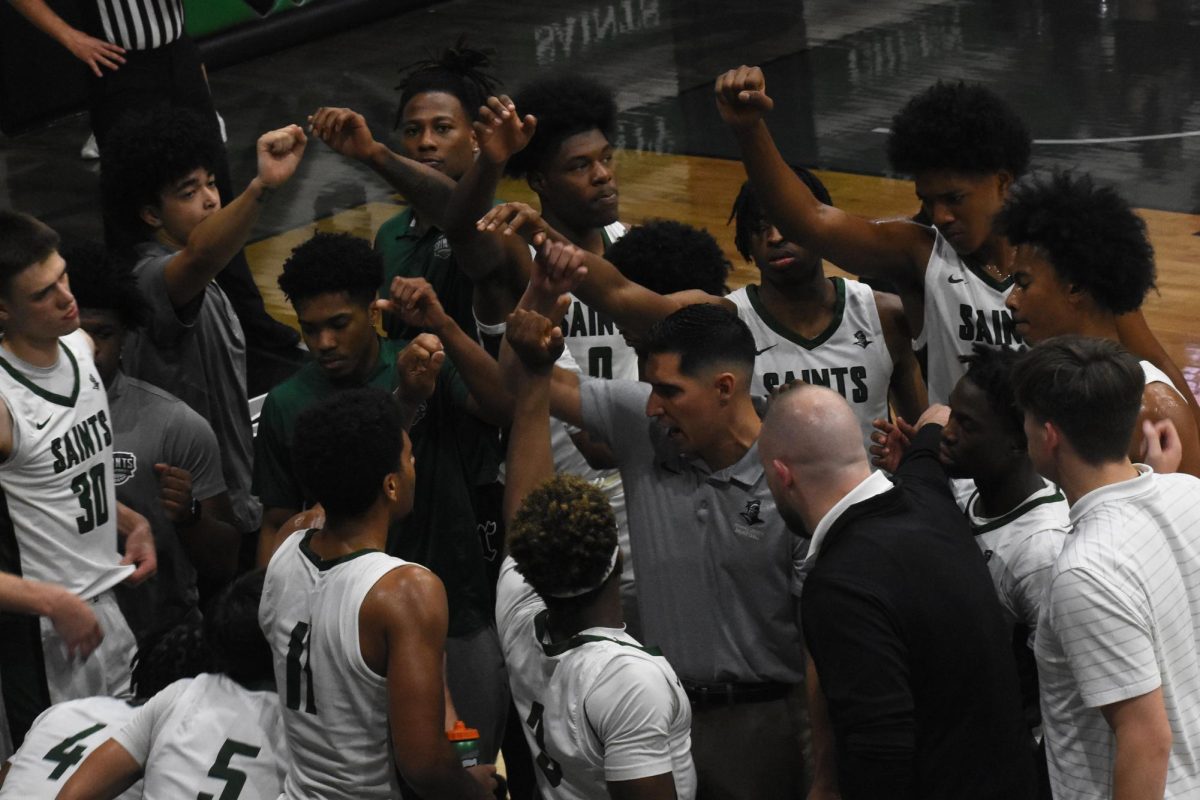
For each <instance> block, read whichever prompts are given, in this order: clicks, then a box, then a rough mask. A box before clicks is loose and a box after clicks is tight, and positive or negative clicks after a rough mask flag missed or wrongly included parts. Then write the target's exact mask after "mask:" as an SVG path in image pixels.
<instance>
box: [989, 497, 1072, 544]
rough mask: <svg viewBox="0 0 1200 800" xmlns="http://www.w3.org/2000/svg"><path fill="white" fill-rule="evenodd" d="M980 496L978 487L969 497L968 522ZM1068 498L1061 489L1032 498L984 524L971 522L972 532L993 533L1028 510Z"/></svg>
mask: <svg viewBox="0 0 1200 800" xmlns="http://www.w3.org/2000/svg"><path fill="white" fill-rule="evenodd" d="M978 498H979V490H978V489H976V490H975V491H974V492H972V493H971V496H970V497H969V498H967V521H968V522H970V520H971V507H972V506H973V505H975V501H976V500H977V499H978ZM1066 499H1067V498H1065V497H1063V493H1062V491H1061V490H1057V491H1055V492H1054V494H1048V495H1043V496H1042V497H1039V498H1037V499H1035V500H1030V501H1029V502H1028V503H1022V504H1021V505H1019V506H1017V507H1016V508H1014V509H1013V510H1012V511H1009V512H1008V513H1007V514H1003V515H1001V516H999V517H997V518H996V519H994V520H992V521H991V522H986V523H984V524H983V525H976V524H975V523H974V522H971V533H972V535H974V536H979V535H980V534H984V533H991V532H992V531H994V530H996V529H997V528H1003V527H1004V526H1005V525H1007V524H1008V523H1010V522H1012V521H1013V520H1015V519H1018V518H1019V517H1023V516H1024V515H1025V514H1026V513H1027V512H1028V511H1030V510H1032V509H1034V508H1036V507H1037V506H1041V505H1045V504H1046V503H1057V502H1059V501H1065V500H1066Z"/></svg>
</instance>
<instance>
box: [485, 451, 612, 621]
mask: <svg viewBox="0 0 1200 800" xmlns="http://www.w3.org/2000/svg"><path fill="white" fill-rule="evenodd" d="M616 546H617V520H616V517H615V516H614V515H613V510H612V506H611V505H609V503H608V498H607V497H605V496H604V493H603V492H601V491H600V490H599V489H597V488H596V487H595V486H593V485H591V484H590V483H588V482H587V481H585V480H583V479H582V478H579V477H577V476H574V475H557V476H555V477H553V478H550V479H549V480H547V481H546V482H545V483H543V484H542V485H541V486H539V487H537V488H536V489H534V490H533V491H532V492H530V493H529V496H528V497H526V498H525V502H524V503H522V504H521V508H520V509H519V510H518V511H517V513H516V515H515V516H514V518H513V521H512V525H511V526H510V527H509V531H508V550H509V552H510V553H511V554H512V557H513V560H514V561H515V562H516V565H517V571H518V572H520V573H521V575H522V576H524V578H525V580H526V581H527V582H528V583H529V585H530V586H532V587H533V589H534V591H536V592H537V593H538V594H540V595H541V596H542V597H543V598H546V597H547V596H550V595H555V594H561V593H564V592H575V591H578V590H580V589H585V588H588V587H594V586H596V585H597V584H598V583H600V579H601V577H602V576H603V575H604V572H605V570H607V569H608V564H609V560H610V559H611V558H612V554H613V549H614V548H615V547H616Z"/></svg>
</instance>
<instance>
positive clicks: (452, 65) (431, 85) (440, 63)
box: [393, 34, 500, 128]
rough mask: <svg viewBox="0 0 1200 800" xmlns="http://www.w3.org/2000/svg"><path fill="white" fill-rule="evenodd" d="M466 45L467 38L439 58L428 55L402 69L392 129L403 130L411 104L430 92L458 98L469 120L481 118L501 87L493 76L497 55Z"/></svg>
mask: <svg viewBox="0 0 1200 800" xmlns="http://www.w3.org/2000/svg"><path fill="white" fill-rule="evenodd" d="M466 42H467V37H466V35H465V34H464V35H462V36H459V37H458V41H457V42H455V43H454V45H453V46H451V47H447V48H446V49H445V50H443V51H442V52H441V53H440V54H438V55H434V54H432V53H428V54H427V57H426V58H422V59H420V60H418V61H414V62H412V63H411V64H407V65H405V66H403V67H401V68H400V72H401V73H402V74H403V77H402V78H401V80H400V85H399V86H397V87H396V88H397V89H399V90H400V105H399V106H398V107H397V108H396V122H395V125H394V126H393V127H395V128H399V127H400V125H401V122H402V120H403V118H404V108H405V107H406V106H407V105H408V103H409V101H410V100H412V99H413V98H414V97H416V96H417V95H419V94H426V93H429V92H445V93H446V94H449V95H453V96H454V97H456V98H458V102H460V103H462V107H463V111H464V112H465V113H466V116H467V119H470V120H474V119H475V118H476V117H477V116H478V115H479V107H480V106H482V105H483V104H484V103H485V102H487V99H488V97H490V96H491V95H494V94H495V93H496V90H497V89H499V87H500V80H499V79H498V78H497V77H496V76H495V75H494V74H492V73H491V72H490V70H491V69H492V56H494V55H495V51H494V50H491V49H487V50H475V49H473V48H470V47H467V44H466Z"/></svg>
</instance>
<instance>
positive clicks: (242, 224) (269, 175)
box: [164, 125, 308, 308]
mask: <svg viewBox="0 0 1200 800" xmlns="http://www.w3.org/2000/svg"><path fill="white" fill-rule="evenodd" d="M307 142H308V140H307V139H306V138H305V136H304V131H302V130H301V129H300V126H299V125H289V126H287V127H286V128H280V129H279V130H276V131H271V132H270V133H264V134H263V135H262V136H260V137H258V146H257V153H258V174H257V175H255V177H254V178H253V180H251V181H250V185H249V186H247V187H246V191H244V192H242V193H241V195H239V196H238V197H236V198H234V200H233V201H232V202H231V203H230V204H229V205H227V206H225V207H224V208H220V209H218V210H217V211H214V212H213V213H212V214H211V215H209V216H208V217H206V218H205V219H204V220H203V221H202V222H201V223H200V224H198V225H197V226H196V227H195V229H193V230H192V232H191V235H189V236H188V240H187V244H186V245H185V246H184V248H183V249H182V250H181V251H180V252H179V254H178V255H176V256H175V257H174V258H172V259H171V260H170V261H169V262H167V266H166V270H165V274H164V278H165V280H166V284H167V296H168V297H170V299H171V304H172V305H173V306H175V308H182V307H184V306H186V305H187V304H189V303H191V302H192V301H193V300H195V299H196V298H197V297H198V296H199V295H200V294H202V293H203V292H204V290H205V288H206V287H207V286H208V284H209V282H210V281H212V280H213V279H214V278H215V277H217V274H218V273H220V271H221V270H223V269H225V265H226V264H228V263H229V261H230V259H232V258H233V257H234V256H235V255H237V253H238V251H240V250H241V249H242V247H244V246H245V244H246V240H247V239H249V238H250V232H251V231H252V230H253V229H254V223H255V222H257V221H258V214H259V211H260V209H261V208H262V204H263V203H264V202H265V201H266V199H267V197H268V196H269V195H270V194H271V192H272V191H274V190H275V189H278V188H279V187H280V186H282V185H283V184H284V183H286V182H287V181H288V179H289V178H291V177H292V175H293V174H294V173H295V172H296V167H297V165H299V163H300V159H301V158H303V156H304V148H305V145H306V144H307ZM189 190H191V189H190V187H189V188H185V191H189Z"/></svg>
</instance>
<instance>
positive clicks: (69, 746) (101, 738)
mask: <svg viewBox="0 0 1200 800" xmlns="http://www.w3.org/2000/svg"><path fill="white" fill-rule="evenodd" d="M137 710H138V709H137V707H136V706H132V705H130V704H129V703H127V702H125V701H124V700H117V699H116V698H114V697H84V698H81V699H79V700H67V701H66V702H63V703H58V704H56V705H53V706H50V707H49V708H47V709H46V710H45V711H43V712H42V713H41V714H39V715H38V718H37V719H35V720H34V721H33V725H32V726H30V728H29V732H28V733H26V734H25V741H24V742H23V743H22V744H21V747H20V748H19V749H18V750H17V752H16V753H14V754H13V757H12V759H10V762H11V766H10V767H9V770H8V777H7V778H5V780H4V787H3V788H0V800H53V799H54V798H55V797H57V796H58V790H59V789H61V788H62V787H63V784H65V783H66V782H67V781H68V780H69V779H70V777H71V776H72V775H74V774H75V770H77V769H79V765H80V764H82V763H83V760H84V759H85V758H87V757H88V755H89V754H91V752H92V751H93V750H95V749H96V748H97V747H98V746H100V745H101V744H103V743H104V742H106V741H108V739H109V738H110V737H111V736H112V735H113V733H114V732H115V731H116V730H117V729H119V728H120V727H121V726H122V725H124V724H125V723H126V722H127V721H128V720H129V719H130V718H131V717H132V716H133V715H134V713H135V712H136V711H137ZM141 796H142V783H141V781H138V782H137V783H136V784H134V785H133V786H131V787H130V788H129V789H127V790H125V791H124V792H123V793H122V794H120V795H118V796H117V797H118V798H119V800H137V799H138V798H140V797H141Z"/></svg>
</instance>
